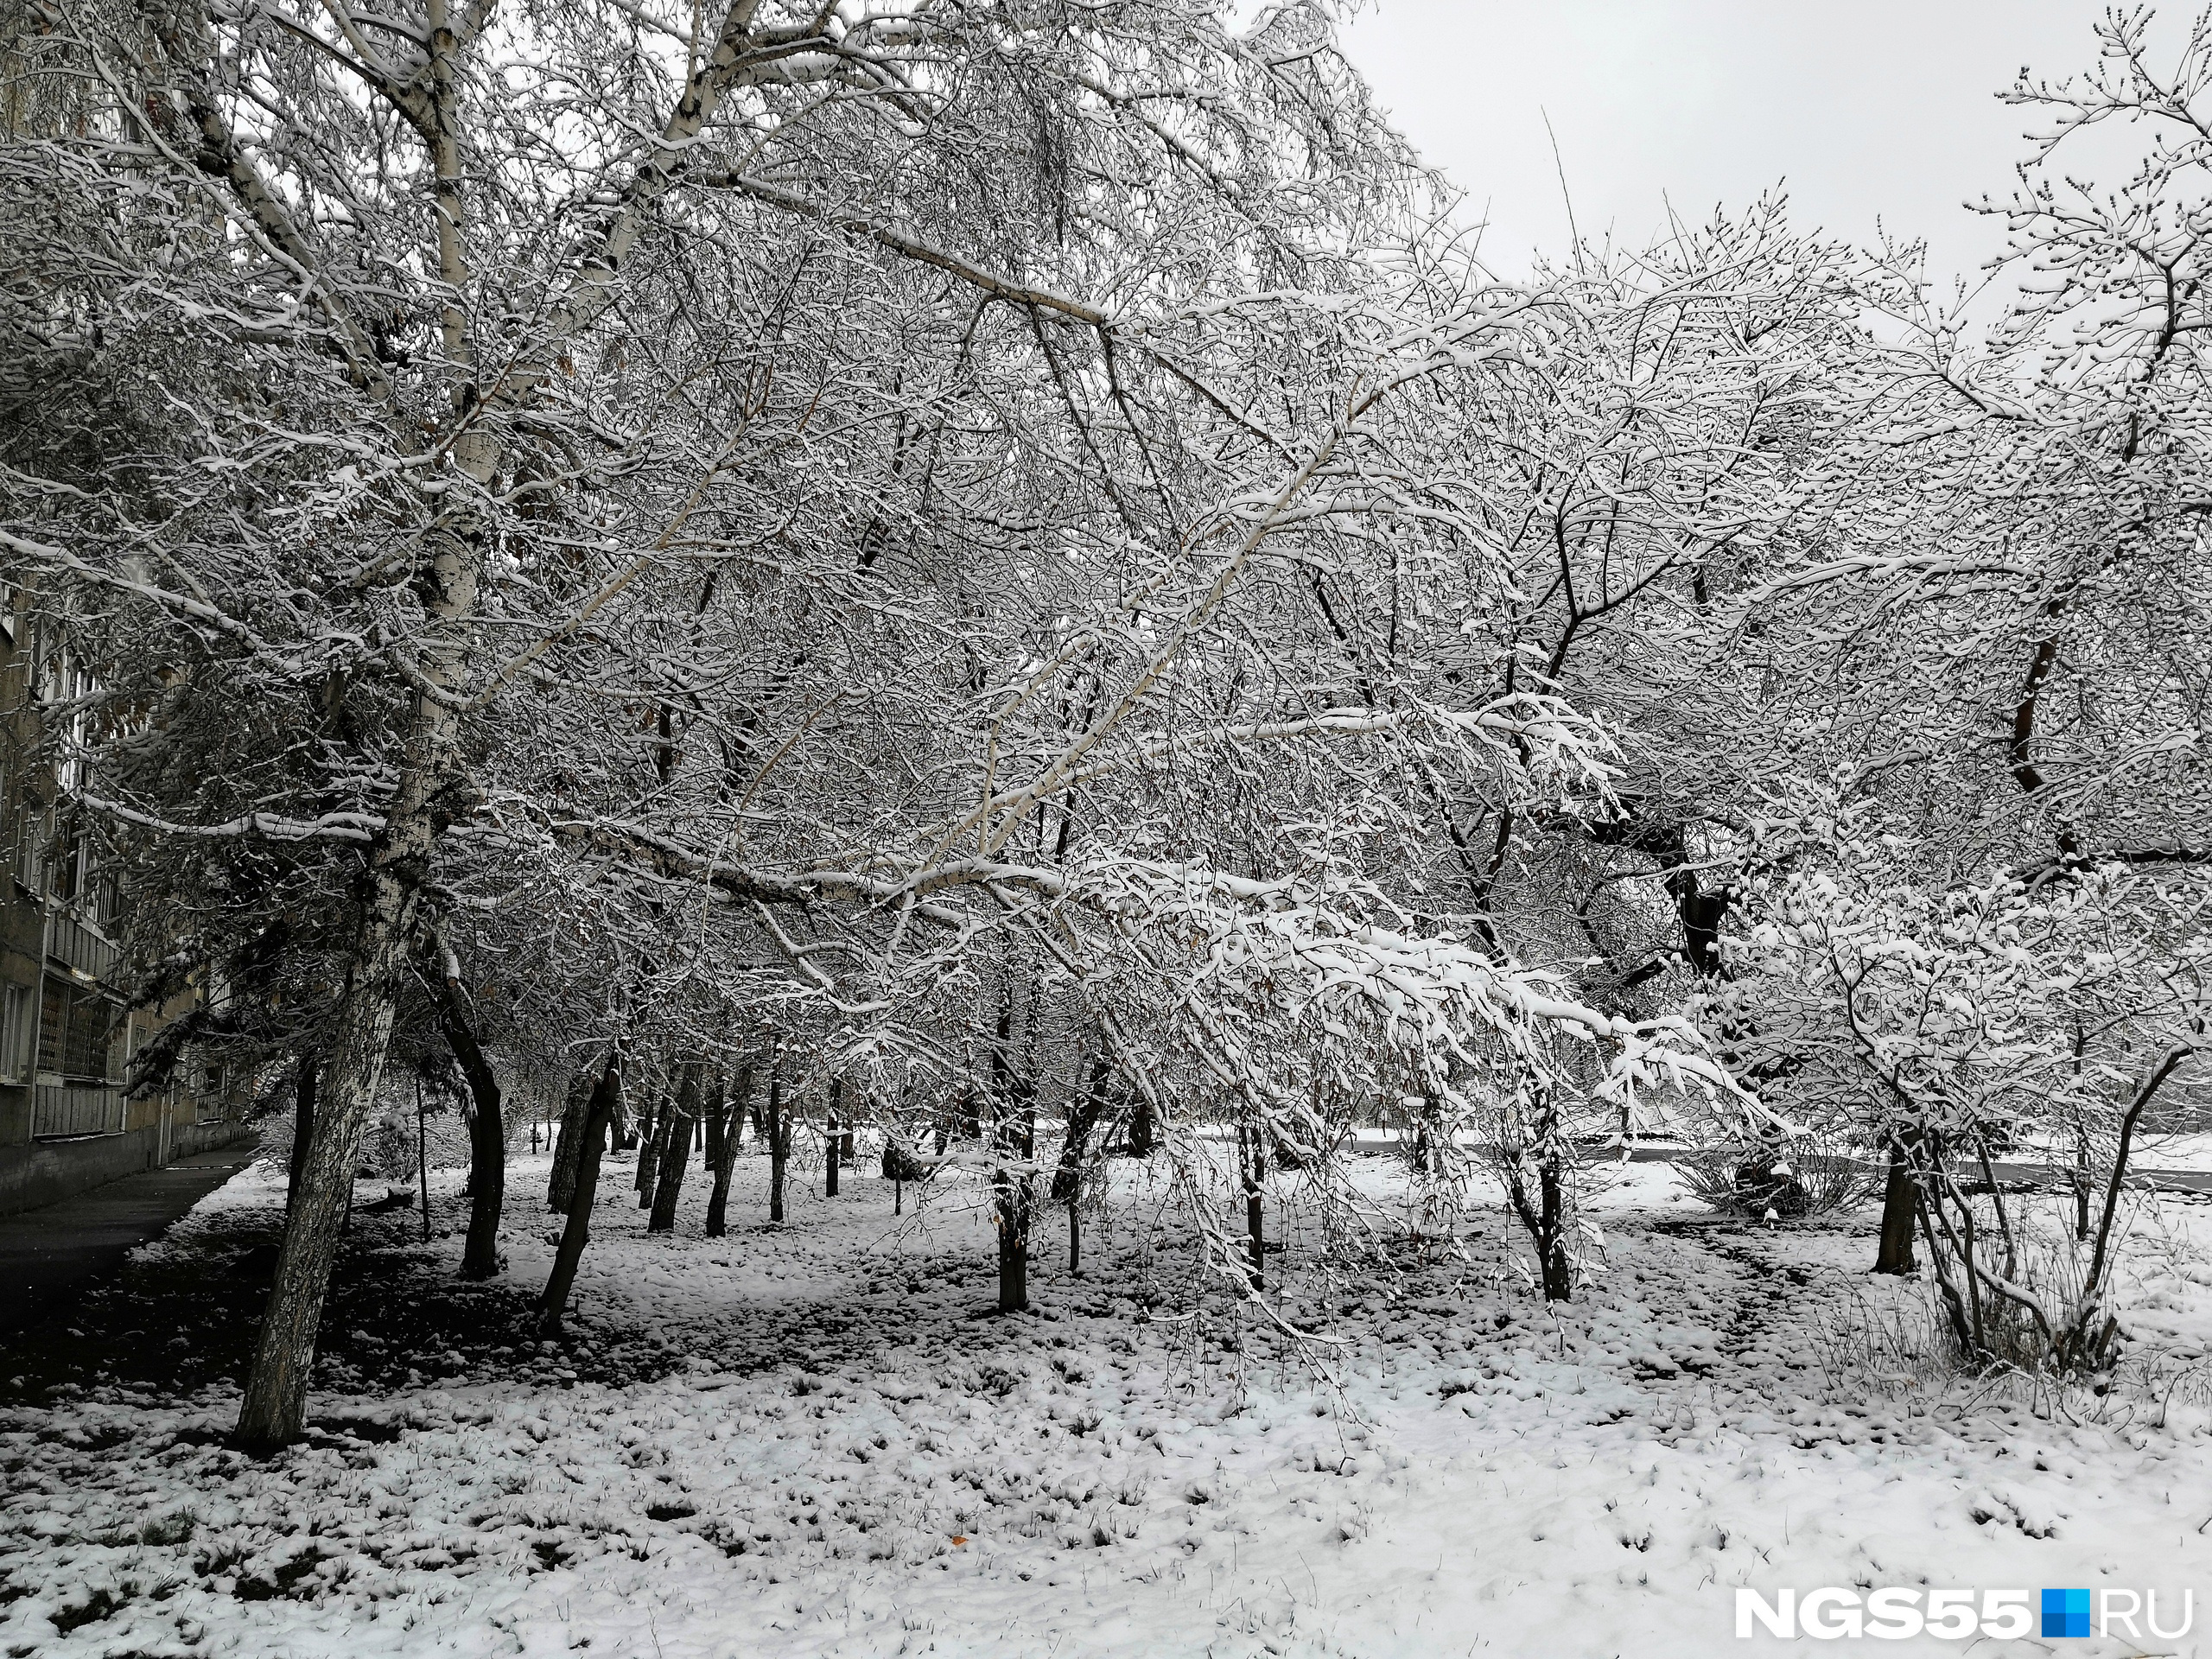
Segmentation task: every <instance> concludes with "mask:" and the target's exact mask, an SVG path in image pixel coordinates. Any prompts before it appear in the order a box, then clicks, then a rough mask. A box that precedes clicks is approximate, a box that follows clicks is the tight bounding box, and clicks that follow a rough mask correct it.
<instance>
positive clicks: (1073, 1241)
mask: <svg viewBox="0 0 2212 1659" xmlns="http://www.w3.org/2000/svg"><path fill="white" fill-rule="evenodd" d="M1112 1072H1113V1065H1112V1062H1111V1061H1110V1060H1109V1058H1107V1055H1106V1052H1105V1051H1104V1050H1103V1049H1101V1050H1100V1051H1099V1052H1097V1053H1096V1055H1094V1056H1093V1057H1092V1058H1091V1062H1090V1077H1089V1078H1088V1079H1087V1080H1086V1082H1085V1085H1084V1090H1083V1092H1082V1093H1081V1094H1079V1095H1077V1096H1076V1097H1075V1098H1074V1099H1073V1100H1071V1101H1070V1102H1069V1103H1068V1118H1067V1128H1066V1132H1065V1134H1063V1135H1061V1137H1060V1157H1059V1161H1058V1164H1057V1165H1056V1166H1054V1168H1053V1170H1052V1191H1051V1192H1050V1194H1049V1196H1050V1198H1052V1202H1053V1203H1054V1204H1060V1205H1066V1206H1067V1212H1068V1273H1069V1274H1070V1276H1071V1277H1073V1276H1075V1275H1077V1274H1081V1273H1082V1271H1083V1219H1082V1217H1081V1215H1080V1214H1079V1213H1078V1206H1079V1205H1081V1204H1082V1202H1083V1177H1084V1171H1085V1170H1086V1168H1088V1166H1089V1165H1090V1136H1091V1132H1092V1131H1093V1130H1094V1129H1096V1128H1097V1126H1098V1123H1099V1121H1100V1120H1101V1119H1102V1118H1103V1117H1104V1116H1105V1115H1106V1083H1107V1079H1108V1078H1109V1077H1110V1076H1111V1075H1112Z"/></svg>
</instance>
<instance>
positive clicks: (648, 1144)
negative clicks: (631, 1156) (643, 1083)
mask: <svg viewBox="0 0 2212 1659" xmlns="http://www.w3.org/2000/svg"><path fill="white" fill-rule="evenodd" d="M670 1107H671V1102H670V1101H669V1099H668V1098H667V1096H664V1095H663V1094H661V1092H660V1091H659V1090H658V1087H656V1088H655V1090H654V1091H653V1094H652V1096H651V1098H650V1099H649V1100H648V1101H647V1103H646V1106H645V1112H644V1113H643V1115H642V1116H640V1117H639V1120H638V1168H637V1175H636V1185H637V1189H638V1208H639V1209H640V1210H650V1209H652V1207H653V1179H654V1177H655V1176H657V1175H658V1174H659V1173H660V1154H661V1146H662V1143H663V1142H664V1141H666V1140H667V1138H668V1120H669V1116H670Z"/></svg>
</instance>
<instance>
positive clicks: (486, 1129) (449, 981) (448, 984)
mask: <svg viewBox="0 0 2212 1659" xmlns="http://www.w3.org/2000/svg"><path fill="white" fill-rule="evenodd" d="M457 965H458V964H456V963H454V959H453V957H451V956H450V955H448V956H447V957H446V959H445V962H444V963H443V964H442V967H443V970H444V971H443V972H442V974H441V975H440V976H438V978H437V979H436V980H435V981H434V983H435V985H436V987H437V988H438V991H439V1015H440V1019H441V1023H442V1025H443V1026H444V1027H445V1038H446V1044H447V1046H448V1047H449V1048H451V1049H452V1050H453V1057H454V1059H455V1060H456V1061H457V1062H459V1064H460V1066H461V1075H462V1076H463V1077H466V1078H467V1079H468V1092H469V1095H470V1097H471V1100H472V1103H474V1107H475V1110H474V1113H473V1114H472V1115H471V1116H470V1117H469V1120H468V1242H467V1243H466V1244H465V1245H463V1246H462V1247H461V1277H462V1278H464V1279H489V1278H490V1277H492V1275H493V1274H496V1273H497V1272H499V1211H500V1207H501V1205H503V1204H504V1203H505V1199H506V1191H507V1125H506V1118H505V1115H504V1113H503V1111H502V1108H501V1102H500V1098H499V1078H498V1077H496V1076H495V1075H493V1071H492V1065H491V1062H490V1061H488V1060H486V1058H484V1050H483V1048H482V1046H480V1044H479V1043H478V1042H477V1040H476V1033H475V1030H474V1027H472V1026H471V1025H470V1023H469V1020H468V1009H467V1003H466V1002H465V1001H463V1000H462V997H461V981H460V978H459V977H458V976H457V974H456V973H455V971H454V970H455V968H456V967H457ZM423 1213H424V1214H425V1215H426V1216H427V1215H428V1214H429V1211H428V1210H427V1208H426V1209H425V1211H423Z"/></svg>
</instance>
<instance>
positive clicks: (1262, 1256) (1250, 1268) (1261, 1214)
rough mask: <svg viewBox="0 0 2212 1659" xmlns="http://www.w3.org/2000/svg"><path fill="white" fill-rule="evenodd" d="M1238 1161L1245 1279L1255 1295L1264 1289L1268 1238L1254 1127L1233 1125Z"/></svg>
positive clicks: (1261, 1168)
mask: <svg viewBox="0 0 2212 1659" xmlns="http://www.w3.org/2000/svg"><path fill="white" fill-rule="evenodd" d="M1236 1149H1237V1152H1238V1154H1239V1158H1238V1162H1239V1163H1240V1164H1241V1165H1242V1166H1243V1167H1242V1169H1241V1170H1240V1172H1239V1173H1241V1174H1242V1175H1243V1179H1244V1254H1245V1258H1246V1264H1245V1268H1244V1273H1245V1277H1246V1278H1247V1279H1249V1281H1251V1285H1252V1293H1253V1294H1255V1295H1257V1294H1259V1293H1260V1292H1261V1291H1262V1290H1263V1289H1265V1288H1266V1287H1267V1280H1268V1236H1267V1230H1266V1223H1267V1217H1266V1212H1265V1211H1264V1209H1263V1208H1262V1203H1261V1199H1262V1189H1261V1185H1260V1183H1261V1182H1262V1180H1263V1179H1265V1178H1266V1175H1267V1166H1266V1164H1265V1162H1264V1161H1263V1160H1264V1159H1265V1157H1266V1154H1265V1153H1264V1152H1263V1151H1262V1149H1261V1142H1260V1132H1259V1130H1258V1128H1256V1127H1249V1126H1247V1125H1245V1124H1242V1123H1240V1124H1238V1125H1237V1126H1236Z"/></svg>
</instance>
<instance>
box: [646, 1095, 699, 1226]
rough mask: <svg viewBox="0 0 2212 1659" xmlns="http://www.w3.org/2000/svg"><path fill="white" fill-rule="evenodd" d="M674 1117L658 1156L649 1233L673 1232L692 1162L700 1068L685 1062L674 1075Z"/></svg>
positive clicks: (697, 1115)
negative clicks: (658, 1167) (665, 1143)
mask: <svg viewBox="0 0 2212 1659" xmlns="http://www.w3.org/2000/svg"><path fill="white" fill-rule="evenodd" d="M677 1079H678V1080H677V1085H676V1114H675V1116H674V1118H673V1119H672V1120H671V1123H670V1127H669V1130H668V1135H667V1145H666V1146H665V1147H664V1148H663V1149H662V1151H661V1156H660V1174H659V1178H658V1180H656V1181H655V1183H654V1185H653V1213H652V1218H651V1219H650V1220H649V1221H647V1222H646V1223H645V1230H646V1231H647V1232H649V1233H672V1232H674V1231H675V1230H676V1205H677V1199H678V1198H682V1197H683V1171H684V1168H685V1166H688V1165H689V1164H690V1161H691V1132H692V1130H693V1128H695V1127H696V1125H697V1123H698V1122H699V1065H698V1062H697V1061H696V1060H686V1061H685V1062H684V1063H683V1066H682V1068H681V1069H680V1070H679V1071H678V1072H677Z"/></svg>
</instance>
